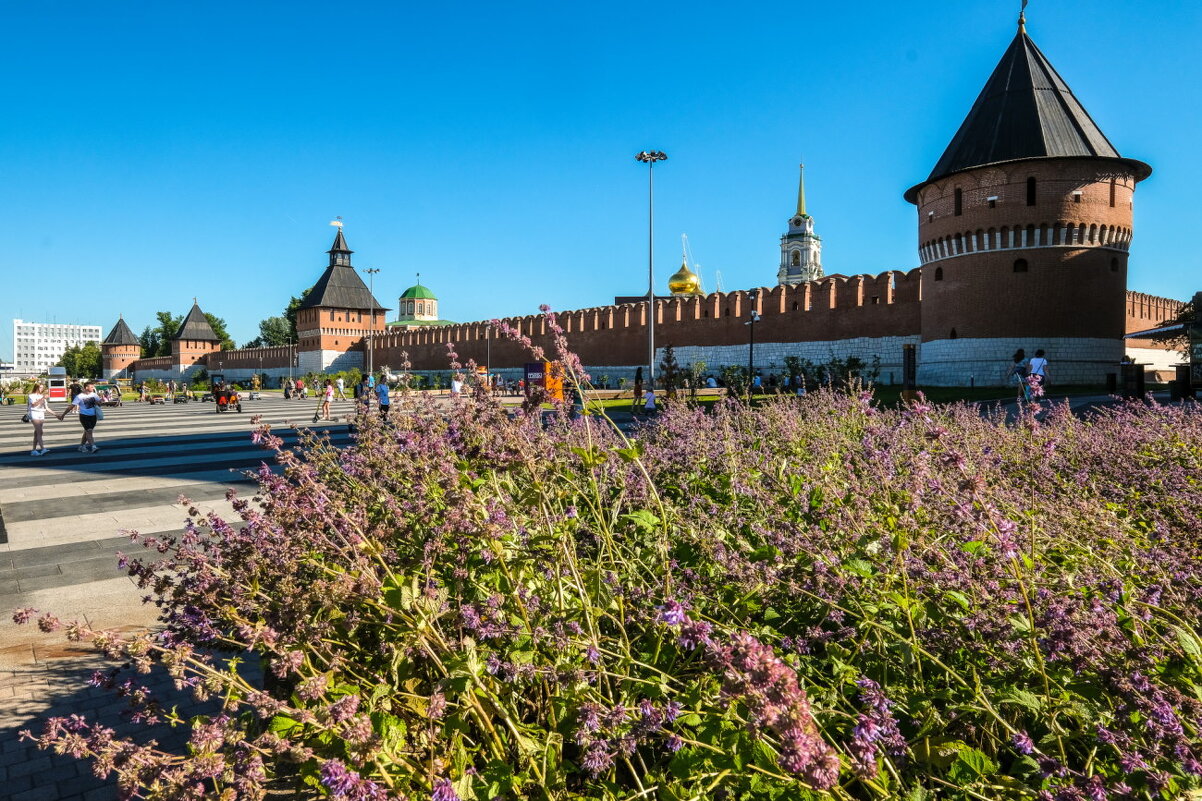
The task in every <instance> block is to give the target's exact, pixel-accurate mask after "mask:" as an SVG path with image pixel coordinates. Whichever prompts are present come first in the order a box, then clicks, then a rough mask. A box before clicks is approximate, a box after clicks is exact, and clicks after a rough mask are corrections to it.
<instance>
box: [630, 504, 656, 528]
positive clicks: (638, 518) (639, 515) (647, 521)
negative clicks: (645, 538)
mask: <svg viewBox="0 0 1202 801" xmlns="http://www.w3.org/2000/svg"><path fill="white" fill-rule="evenodd" d="M622 519H623V520H629V521H630V522H631V523H634V524H635V525H636V526H638V527H639V528H640V529H642V530H643V531H654V530H655V528H656V526H658V525H659V524H660V519H659V518H658V517H656V516H655V515H653V514H651V512H648V511H647V510H646V509H639V510H638V511H637V512H631V513H630V514H626V515H622Z"/></svg>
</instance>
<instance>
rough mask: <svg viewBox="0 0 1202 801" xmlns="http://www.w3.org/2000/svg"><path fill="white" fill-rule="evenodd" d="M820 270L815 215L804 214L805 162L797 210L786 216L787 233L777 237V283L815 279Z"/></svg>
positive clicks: (798, 185) (798, 184) (819, 249)
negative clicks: (778, 250) (778, 266)
mask: <svg viewBox="0 0 1202 801" xmlns="http://www.w3.org/2000/svg"><path fill="white" fill-rule="evenodd" d="M823 275H825V273H823V272H822V237H820V236H818V235H817V234H815V233H814V218H813V217H811V216H810V215H808V214H806V181H805V165H804V164H802V165H801V177H800V178H799V179H798V182H797V211H796V213H794V215H793V216H792V217H791V218H790V219H789V232H788V233H787V234H785V235H784V236H782V237H781V238H780V270H778V271H777V273H776V283H777V284H781V285H784V284H788V285H793V284H800V283H802V282H803V281H817V280H818V279H819V278H822V276H823Z"/></svg>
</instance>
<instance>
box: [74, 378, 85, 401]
mask: <svg viewBox="0 0 1202 801" xmlns="http://www.w3.org/2000/svg"><path fill="white" fill-rule="evenodd" d="M81 392H83V385H82V384H80V383H79V381H72V382H71V400H75V396H76V395H78V394H79V393H81Z"/></svg>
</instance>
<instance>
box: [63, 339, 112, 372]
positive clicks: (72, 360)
mask: <svg viewBox="0 0 1202 801" xmlns="http://www.w3.org/2000/svg"><path fill="white" fill-rule="evenodd" d="M57 366H59V367H63V368H66V370H67V375H69V376H71V377H73V378H99V377H100V375H101V371H102V370H103V369H104V362H103V359H102V358H101V354H100V346H99V345H97V344H96V343H95V342H85V343H84V344H83V345H72V346H71V347H69V348H67V349H66V350H65V351H63V355H62V358H60V359H59V360H58V365H57Z"/></svg>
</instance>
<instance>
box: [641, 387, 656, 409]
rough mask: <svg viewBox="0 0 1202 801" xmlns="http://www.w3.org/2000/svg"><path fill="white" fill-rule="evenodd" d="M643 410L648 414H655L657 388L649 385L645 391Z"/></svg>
mask: <svg viewBox="0 0 1202 801" xmlns="http://www.w3.org/2000/svg"><path fill="white" fill-rule="evenodd" d="M643 411H644V412H646V413H647V414H655V390H654V389H652V388H651V387H647V390H646V391H645V392H644V393H643Z"/></svg>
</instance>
